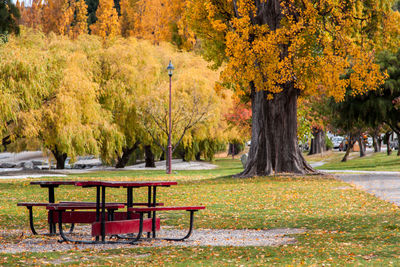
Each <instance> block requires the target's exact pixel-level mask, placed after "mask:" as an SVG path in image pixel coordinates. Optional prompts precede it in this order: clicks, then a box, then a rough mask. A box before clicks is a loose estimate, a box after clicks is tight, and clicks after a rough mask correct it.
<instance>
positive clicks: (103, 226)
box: [101, 186, 106, 243]
mask: <svg viewBox="0 0 400 267" xmlns="http://www.w3.org/2000/svg"><path fill="white" fill-rule="evenodd" d="M105 221H106V187H105V186H102V187H101V242H102V243H104V242H105V240H106V223H105Z"/></svg>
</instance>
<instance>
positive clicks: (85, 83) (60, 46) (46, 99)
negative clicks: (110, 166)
mask: <svg viewBox="0 0 400 267" xmlns="http://www.w3.org/2000/svg"><path fill="white" fill-rule="evenodd" d="M16 47H17V48H18V49H15V48H16ZM101 47H102V43H101V41H100V39H99V38H96V37H88V36H86V37H81V38H79V39H78V41H70V40H68V39H66V37H62V36H56V35H50V36H48V37H46V36H43V34H42V33H40V32H38V33H32V32H28V33H27V34H22V35H21V37H19V38H13V39H12V40H11V41H10V44H7V45H6V46H5V48H4V49H3V47H2V48H1V49H0V51H1V52H2V53H6V52H8V53H9V54H10V55H6V56H5V57H4V59H5V60H4V61H3V60H2V72H1V73H2V75H4V78H5V79H2V80H1V82H2V84H1V87H2V88H3V87H4V88H7V91H6V92H10V94H13V95H15V96H17V98H16V100H15V101H12V102H11V103H13V102H16V104H15V105H13V106H11V107H9V108H8V110H10V108H12V110H13V111H14V115H13V116H14V117H10V118H9V119H8V118H7V117H6V119H8V120H9V121H10V120H13V121H14V122H15V123H13V125H11V126H14V127H13V128H11V126H9V127H8V128H7V129H6V130H7V131H8V132H7V133H8V134H11V135H12V137H13V139H17V138H18V139H21V143H22V142H23V141H24V142H25V144H29V143H32V142H36V143H38V144H39V145H40V147H41V148H42V149H43V150H49V151H51V152H52V153H53V155H54V157H55V159H56V161H57V168H58V169H62V168H64V164H65V160H66V158H67V157H70V158H71V162H73V161H74V160H75V159H76V156H77V155H85V154H92V155H99V154H100V153H101V152H102V151H103V150H109V149H111V148H112V149H113V151H115V150H121V147H116V146H118V142H117V141H118V140H119V139H121V138H119V133H118V132H117V131H116V130H115V127H114V125H113V124H112V123H110V121H111V114H110V113H109V112H108V111H107V110H104V109H102V107H101V105H100V103H99V102H98V94H99V86H98V84H97V83H96V82H95V79H94V76H93V75H94V74H95V73H96V72H95V70H96V69H97V68H96V66H97V65H96V64H97V62H98V61H97V60H96V58H95V55H96V54H98V53H99V51H101ZM6 49H7V50H6ZM10 51H11V53H10ZM3 62H4V63H3ZM12 99H13V98H10V100H12ZM10 105H11V104H8V106H10ZM2 109H3V110H7V109H6V107H5V108H2ZM3 114H6V115H7V113H6V112H3ZM8 114H10V112H8ZM8 116H11V115H8ZM6 121H7V120H6Z"/></svg>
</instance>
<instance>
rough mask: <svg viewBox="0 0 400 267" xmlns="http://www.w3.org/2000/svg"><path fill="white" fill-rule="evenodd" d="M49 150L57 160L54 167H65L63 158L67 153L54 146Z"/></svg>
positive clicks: (64, 158)
mask: <svg viewBox="0 0 400 267" xmlns="http://www.w3.org/2000/svg"><path fill="white" fill-rule="evenodd" d="M51 152H52V153H53V155H54V158H55V159H56V162H57V166H56V169H58V170H63V169H65V160H66V159H67V157H68V155H67V153H63V152H60V151H58V149H57V147H55V148H54V149H53V150H51Z"/></svg>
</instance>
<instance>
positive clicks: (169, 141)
mask: <svg viewBox="0 0 400 267" xmlns="http://www.w3.org/2000/svg"><path fill="white" fill-rule="evenodd" d="M167 70H168V75H169V131H168V157H167V165H168V168H167V174H171V159H172V145H171V128H172V123H171V78H172V74H173V70H174V66H172V63H171V60H170V61H169V64H168V67H167Z"/></svg>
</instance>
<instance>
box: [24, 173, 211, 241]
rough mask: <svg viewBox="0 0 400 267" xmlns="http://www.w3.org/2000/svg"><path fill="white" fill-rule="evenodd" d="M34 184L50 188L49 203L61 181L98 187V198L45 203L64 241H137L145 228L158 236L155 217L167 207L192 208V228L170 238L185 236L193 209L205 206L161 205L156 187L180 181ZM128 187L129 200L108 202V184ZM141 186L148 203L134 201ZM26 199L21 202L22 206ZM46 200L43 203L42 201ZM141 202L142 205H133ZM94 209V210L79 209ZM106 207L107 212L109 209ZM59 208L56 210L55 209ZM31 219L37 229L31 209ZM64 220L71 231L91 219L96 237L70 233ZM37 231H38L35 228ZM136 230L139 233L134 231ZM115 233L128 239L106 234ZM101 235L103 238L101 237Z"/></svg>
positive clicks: (44, 182) (157, 225) (52, 229)
mask: <svg viewBox="0 0 400 267" xmlns="http://www.w3.org/2000/svg"><path fill="white" fill-rule="evenodd" d="M31 184H37V185H40V186H41V187H47V188H49V203H54V202H55V198H54V188H55V187H58V186H59V185H75V186H81V187H95V188H96V202H76V201H75V202H60V203H54V204H49V203H47V204H48V205H46V207H47V209H48V210H49V225H50V231H51V232H52V233H55V222H56V221H57V220H58V224H59V232H60V235H61V237H62V240H60V241H61V242H63V241H70V242H76V243H90V244H93V243H129V244H134V243H136V242H137V241H138V240H139V239H140V238H141V235H142V232H147V233H148V234H147V237H148V238H150V236H151V234H152V238H156V231H158V230H159V229H160V219H159V218H157V217H156V212H157V211H167V210H186V211H189V212H190V228H189V232H188V234H187V235H186V236H185V237H183V238H179V239H175V238H171V239H167V240H176V241H178V240H179V241H180V240H184V239H186V238H188V237H189V236H190V235H191V232H192V229H193V213H194V212H195V211H198V210H200V209H204V208H205V207H204V206H186V207H160V206H162V205H163V203H157V187H159V186H161V187H169V186H171V185H177V182H175V181H36V182H32V183H31ZM107 187H110V188H119V187H123V188H126V189H127V190H126V192H127V194H126V197H127V199H126V202H124V203H109V202H106V188H107ZM139 187H147V188H148V191H147V192H148V193H147V198H148V199H147V203H134V202H133V189H134V188H139ZM20 204H21V205H20ZM23 204H26V203H18V205H19V206H27V207H28V209H29V206H28V205H23ZM39 204H43V203H39ZM125 206H127V210H126V212H123V213H121V212H118V213H117V212H115V211H116V210H118V209H120V208H123V207H125ZM134 206H141V207H134ZM87 209H92V210H93V209H95V210H96V211H95V212H90V211H79V210H87ZM106 210H107V211H108V212H106ZM54 212H56V213H54ZM145 213H147V214H148V218H147V219H144V218H143V215H144V214H145ZM30 223H31V229H32V230H33V232H34V228H33V221H32V215H31V209H30ZM63 223H71V224H72V227H71V231H70V232H72V229H73V225H74V223H91V224H92V236H94V237H96V240H73V239H71V238H69V237H67V236H66V235H65V234H64V232H63V229H62V224H63ZM34 233H35V232H34ZM132 233H137V236H136V237H132V235H125V236H122V234H132ZM107 235H109V236H115V237H118V238H119V239H122V238H124V239H127V240H129V241H106V240H105V239H106V236H107ZM100 237H101V240H100Z"/></svg>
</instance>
